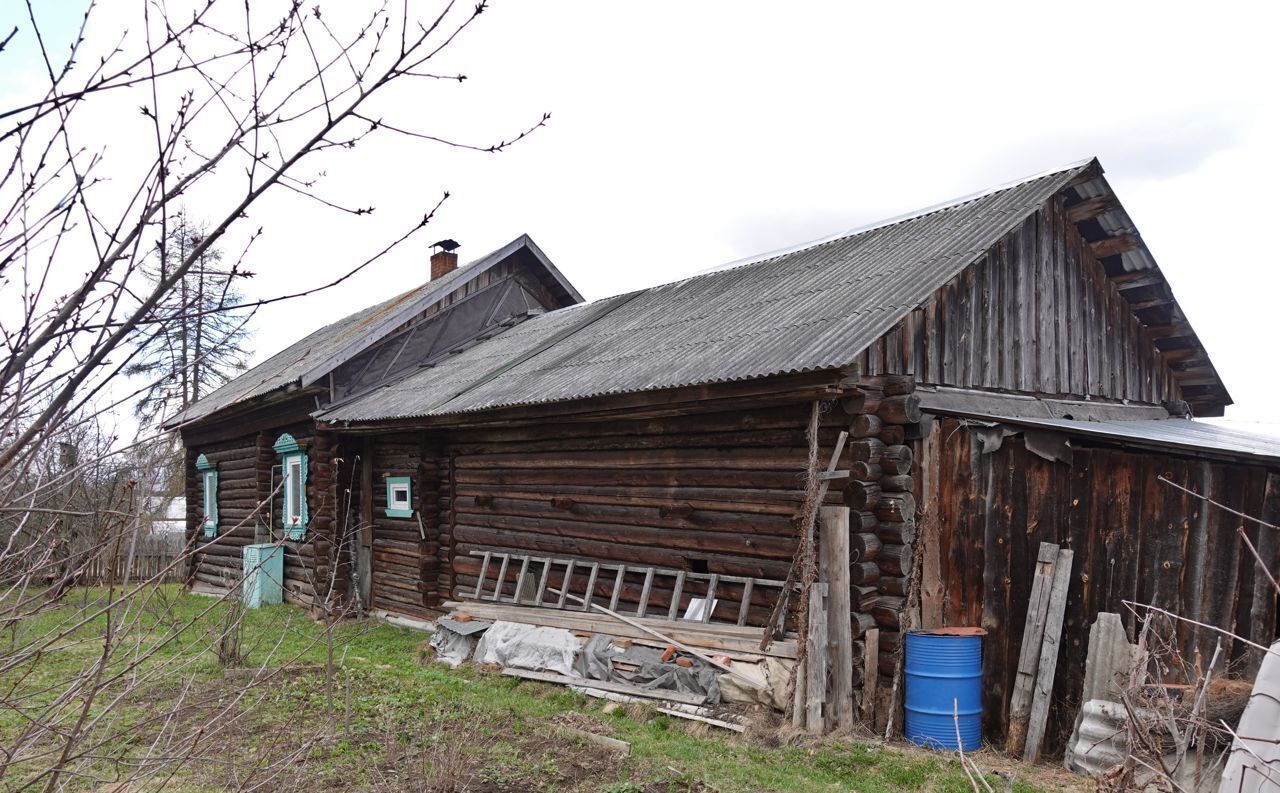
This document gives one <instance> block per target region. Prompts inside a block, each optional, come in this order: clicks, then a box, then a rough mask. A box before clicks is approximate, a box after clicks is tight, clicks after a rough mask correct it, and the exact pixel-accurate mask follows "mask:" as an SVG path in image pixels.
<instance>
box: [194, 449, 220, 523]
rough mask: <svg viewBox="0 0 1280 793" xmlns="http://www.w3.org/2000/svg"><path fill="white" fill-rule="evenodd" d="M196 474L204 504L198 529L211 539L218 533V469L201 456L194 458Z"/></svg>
mask: <svg viewBox="0 0 1280 793" xmlns="http://www.w3.org/2000/svg"><path fill="white" fill-rule="evenodd" d="M196 473H197V475H198V476H199V478H200V494H201V497H202V499H203V502H204V504H203V506H204V515H203V517H201V519H200V528H201V529H202V530H204V536H206V537H212V536H214V535H216V534H217V533H218V468H217V466H216V465H214V464H213V463H211V462H209V458H208V457H205V456H204V455H203V454H202V455H200V456H199V457H197V458H196Z"/></svg>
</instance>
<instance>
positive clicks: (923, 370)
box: [861, 196, 1182, 404]
mask: <svg viewBox="0 0 1280 793" xmlns="http://www.w3.org/2000/svg"><path fill="white" fill-rule="evenodd" d="M861 364H862V367H863V372H864V373H866V374H871V375H877V374H881V373H891V374H914V375H915V376H916V378H917V380H919V381H920V382H921V383H925V384H931V385H947V386H956V387H965V388H983V389H998V390H1002V391H1014V392H1021V393H1034V394H1042V395H1054V396H1073V397H1084V396H1093V397H1104V398H1109V399H1115V400H1120V399H1127V400H1131V401H1135V402H1143V403H1149V404H1160V403H1162V402H1164V401H1166V400H1177V399H1181V398H1182V397H1181V394H1180V391H1179V389H1178V387H1177V385H1176V383H1175V382H1174V378H1173V376H1172V374H1171V371H1170V369H1169V366H1168V364H1167V362H1166V361H1165V360H1164V359H1163V358H1162V356H1161V354H1160V353H1159V352H1158V351H1157V349H1156V346H1155V343H1154V341H1153V339H1152V338H1151V336H1150V334H1149V333H1148V332H1147V331H1146V330H1144V329H1143V328H1142V326H1141V324H1140V323H1139V322H1138V320H1137V319H1136V318H1135V317H1134V315H1133V311H1132V309H1131V308H1130V306H1129V304H1128V303H1127V302H1126V300H1125V298H1124V297H1122V296H1121V294H1120V292H1119V290H1118V289H1117V288H1116V286H1115V285H1114V284H1113V283H1112V282H1111V281H1109V280H1108V278H1107V275H1106V273H1105V271H1104V270H1103V267H1102V265H1101V264H1099V262H1098V260H1097V259H1096V258H1095V257H1094V255H1093V252H1092V250H1091V249H1090V248H1089V246H1088V244H1087V243H1086V242H1085V241H1084V239H1083V238H1082V237H1081V236H1080V233H1079V232H1078V231H1077V230H1076V227H1075V225H1074V224H1073V223H1071V222H1069V221H1068V220H1067V217H1066V211H1065V209H1064V208H1063V204H1062V199H1061V197H1060V196H1059V197H1054V198H1053V199H1051V200H1050V201H1049V202H1048V203H1046V204H1045V206H1044V207H1043V208H1042V209H1041V210H1040V211H1038V212H1036V213H1035V214H1034V215H1032V216H1031V217H1030V218H1028V219H1027V220H1026V222H1024V223H1023V224H1022V225H1021V226H1020V227H1019V228H1017V229H1015V230H1014V231H1011V232H1010V233H1009V234H1007V235H1005V236H1004V238H1002V239H1001V240H1000V241H999V242H997V243H996V245H995V246H993V247H992V248H991V249H989V250H988V251H987V253H986V254H985V255H984V256H983V257H982V258H981V259H979V260H978V261H977V262H976V263H974V264H973V265H971V266H969V267H967V268H966V269H965V270H964V271H963V272H962V273H960V274H959V275H958V276H956V277H955V278H953V279H952V280H951V281H949V282H948V283H947V284H945V285H944V286H943V287H942V288H941V289H939V290H937V291H936V292H935V293H934V294H933V296H932V297H930V298H929V299H928V300H926V301H925V303H924V304H923V305H921V306H920V307H918V308H916V309H915V310H914V311H912V312H911V313H910V314H908V315H907V316H906V317H904V318H903V320H902V321H901V322H899V323H898V325H896V326H895V327H894V328H893V329H892V330H890V331H889V332H888V333H887V334H885V335H884V336H883V337H881V338H880V339H878V340H877V341H876V342H875V343H874V344H872V345H871V347H870V348H869V349H868V350H866V351H865V352H864V353H863V354H862V358H861Z"/></svg>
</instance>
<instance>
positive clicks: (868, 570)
mask: <svg viewBox="0 0 1280 793" xmlns="http://www.w3.org/2000/svg"><path fill="white" fill-rule="evenodd" d="M878 580H880V566H879V565H877V564H876V563H875V562H854V563H853V564H851V565H849V581H850V583H852V584H853V585H854V586H858V585H862V584H874V583H875V582H876V581H878Z"/></svg>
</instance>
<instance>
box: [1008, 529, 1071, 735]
mask: <svg viewBox="0 0 1280 793" xmlns="http://www.w3.org/2000/svg"><path fill="white" fill-rule="evenodd" d="M1057 561H1058V546H1056V545H1054V544H1053V543H1051V542H1042V543H1040V553H1039V555H1038V556H1037V557H1036V569H1035V574H1034V577H1033V578H1032V580H1031V598H1030V599H1029V600H1028V601H1027V624H1026V627H1025V628H1023V631H1022V650H1021V652H1020V654H1019V655H1018V673H1017V675H1016V676H1015V677H1014V680H1013V695H1012V697H1011V698H1010V700H1009V736H1008V740H1007V741H1006V742H1005V749H1006V750H1007V751H1008V752H1009V754H1011V755H1014V756H1017V755H1020V754H1022V750H1023V749H1024V748H1025V747H1026V743H1027V721H1028V719H1030V718H1031V695H1032V692H1033V691H1034V689H1035V682H1036V669H1037V667H1039V665H1040V649H1041V647H1040V645H1041V643H1042V641H1043V639H1044V623H1045V618H1046V617H1047V616H1048V614H1049V591H1050V589H1052V587H1053V568H1054V565H1055V564H1056V563H1057Z"/></svg>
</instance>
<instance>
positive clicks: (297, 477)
mask: <svg viewBox="0 0 1280 793" xmlns="http://www.w3.org/2000/svg"><path fill="white" fill-rule="evenodd" d="M288 471H289V473H288V477H289V480H288V482H287V484H286V485H285V487H286V489H287V490H288V491H289V492H288V493H287V494H286V495H287V496H288V502H289V505H288V508H287V510H286V512H285V517H286V519H287V520H288V522H289V524H290V525H293V524H297V523H298V522H299V521H300V520H301V516H302V460H301V459H299V458H298V457H290V458H289V466H288Z"/></svg>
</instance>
